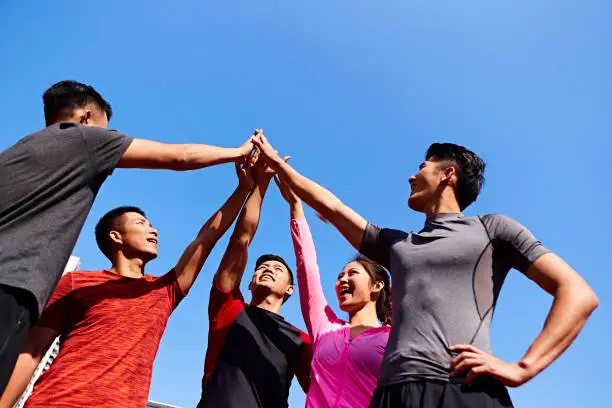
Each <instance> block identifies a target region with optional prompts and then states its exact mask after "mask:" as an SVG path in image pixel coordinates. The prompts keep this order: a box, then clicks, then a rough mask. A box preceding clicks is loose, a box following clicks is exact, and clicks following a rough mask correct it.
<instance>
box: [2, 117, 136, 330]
mask: <svg viewBox="0 0 612 408" xmlns="http://www.w3.org/2000/svg"><path fill="white" fill-rule="evenodd" d="M132 140H133V139H132V138H130V137H128V136H125V135H123V134H121V133H119V132H116V131H114V130H108V129H104V128H99V127H93V126H83V125H80V124H78V123H59V124H55V125H53V126H49V127H47V128H45V129H43V130H41V131H39V132H36V133H33V134H31V135H29V136H26V137H24V138H23V139H21V140H20V141H18V142H17V143H16V144H15V145H13V146H11V147H9V148H8V149H6V150H5V151H3V152H1V153H0V284H3V285H7V286H11V287H15V288H21V289H25V290H26V291H28V292H30V293H32V294H33V295H34V297H35V298H36V303H37V305H36V306H33V307H37V310H38V312H39V313H40V312H41V311H42V308H43V307H44V306H45V304H46V303H47V300H48V298H49V296H50V295H51V293H52V292H53V289H54V288H55V285H56V284H57V281H58V280H59V278H60V277H61V275H62V272H63V270H64V267H65V265H66V262H68V258H69V257H70V253H71V252H72V250H73V248H74V245H75V244H76V240H77V238H78V236H79V233H80V231H81V229H82V228H83V224H84V223H85V219H86V218H87V214H88V213H89V210H90V209H91V205H92V204H93V200H94V199H95V197H96V194H97V193H98V190H99V189H100V186H101V185H102V183H103V182H104V180H105V179H106V177H108V176H109V175H110V174H111V173H112V171H113V169H114V168H115V166H116V164H117V162H118V161H119V159H120V158H121V156H122V155H123V153H124V152H125V150H126V149H127V148H128V146H129V145H130V143H131V142H132ZM32 321H36V316H34V318H33V319H32Z"/></svg>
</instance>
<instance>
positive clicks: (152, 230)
mask: <svg viewBox="0 0 612 408" xmlns="http://www.w3.org/2000/svg"><path fill="white" fill-rule="evenodd" d="M151 234H153V235H155V237H156V238H157V230H156V229H155V228H151Z"/></svg>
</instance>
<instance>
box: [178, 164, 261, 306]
mask: <svg viewBox="0 0 612 408" xmlns="http://www.w3.org/2000/svg"><path fill="white" fill-rule="evenodd" d="M252 165H253V163H252V162H248V163H245V164H244V165H242V166H240V165H239V164H238V163H236V173H237V175H238V187H236V189H235V190H234V192H233V193H232V195H231V196H230V197H229V198H228V199H227V201H225V203H224V204H223V206H222V207H221V208H219V210H217V212H215V213H214V214H213V215H212V217H210V218H209V219H208V221H206V223H205V224H204V225H203V226H202V228H201V229H200V232H199V233H198V236H197V237H196V239H195V240H194V241H193V242H192V243H191V244H189V246H188V247H187V249H186V250H185V252H183V255H181V258H180V259H179V261H178V263H177V264H176V267H175V271H176V275H177V280H178V283H179V286H180V288H181V291H182V292H183V295H187V293H188V292H189V289H191V286H192V285H193V283H194V282H195V280H196V278H197V277H198V274H199V273H200V270H202V267H203V266H204V262H205V261H206V259H207V258H208V255H210V252H211V251H212V249H213V248H214V246H215V245H216V243H217V241H219V239H220V238H221V237H222V236H223V234H225V232H226V231H227V229H228V228H229V227H230V225H232V223H233V222H234V220H235V219H236V216H237V215H238V212H239V211H240V209H241V208H242V205H243V204H244V200H245V199H246V198H247V196H248V195H249V192H250V191H251V189H252V188H253V184H254V181H253V175H252V174H251V172H252Z"/></svg>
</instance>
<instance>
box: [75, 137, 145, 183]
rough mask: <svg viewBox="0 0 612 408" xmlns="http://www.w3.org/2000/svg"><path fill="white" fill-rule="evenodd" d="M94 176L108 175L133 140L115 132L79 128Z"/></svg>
mask: <svg viewBox="0 0 612 408" xmlns="http://www.w3.org/2000/svg"><path fill="white" fill-rule="evenodd" d="M81 131H82V135H83V139H84V140H85V145H86V146H87V152H88V153H89V160H90V161H91V165H92V168H93V171H94V175H101V174H104V175H109V174H111V173H112V172H113V170H114V169H115V166H117V162H119V159H120V158H121V156H122V155H123V153H124V152H125V151H126V150H127V148H128V146H129V145H130V143H132V140H134V139H133V138H131V137H129V136H126V135H124V134H122V133H119V132H117V131H116V130H110V129H105V128H101V127H96V126H82V127H81Z"/></svg>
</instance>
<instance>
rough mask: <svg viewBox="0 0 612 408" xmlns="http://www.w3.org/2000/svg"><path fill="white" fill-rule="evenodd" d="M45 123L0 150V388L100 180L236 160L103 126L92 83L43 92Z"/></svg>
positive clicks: (230, 153)
mask: <svg viewBox="0 0 612 408" xmlns="http://www.w3.org/2000/svg"><path fill="white" fill-rule="evenodd" d="M43 102H44V110H45V121H46V124H47V127H46V128H45V129H42V130H40V131H38V132H36V133H33V134H31V135H28V136H26V137H24V138H23V139H21V140H19V141H18V142H17V143H15V144H14V145H13V146H11V147H9V148H8V149H6V150H4V151H3V152H0V394H1V393H2V392H3V390H4V388H5V386H6V383H7V381H8V379H9V377H10V375H11V372H12V370H13V366H14V364H15V360H16V358H17V356H18V354H19V352H20V350H21V346H22V344H23V342H24V341H25V339H26V334H27V331H28V328H29V326H30V325H32V324H33V323H35V322H36V320H37V319H38V315H39V314H40V312H41V310H42V308H43V307H44V306H45V304H46V303H47V300H48V298H49V296H50V294H51V293H52V292H53V289H54V288H55V285H56V284H57V281H58V280H59V278H60V276H61V274H62V271H63V268H64V266H65V264H66V262H67V261H68V258H69V256H70V253H71V252H72V249H73V247H74V245H75V243H76V240H77V237H78V235H79V232H80V231H81V228H82V227H83V224H84V222H85V219H86V218H87V214H88V213H89V211H90V209H91V206H92V203H93V201H94V199H95V197H96V195H97V193H98V190H99V189H100V187H101V185H102V183H103V182H104V180H105V179H106V177H108V176H109V175H110V174H111V173H112V172H113V170H114V168H115V167H120V168H143V169H169V170H192V169H199V168H203V167H207V166H211V165H215V164H220V163H225V162H231V161H237V160H242V159H243V158H245V157H247V156H248V155H249V154H250V152H251V150H252V147H253V144H252V141H251V139H249V140H248V141H247V142H246V143H244V144H243V145H242V146H240V147H238V148H222V147H216V146H208V145H201V144H184V145H177V144H164V143H159V142H153V141H149V140H144V139H133V138H131V137H129V136H126V135H123V134H121V133H119V132H117V131H114V130H109V129H108V121H109V120H110V118H111V114H112V110H111V107H110V105H109V104H108V102H107V101H105V100H104V99H103V98H102V96H100V94H99V93H98V92H96V90H95V89H94V88H92V87H91V86H87V85H83V84H80V83H78V82H74V81H62V82H59V83H57V84H55V85H53V86H52V87H51V88H49V89H48V90H47V91H46V92H45V93H44V95H43Z"/></svg>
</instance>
